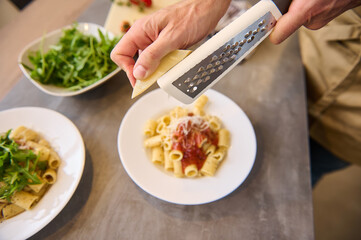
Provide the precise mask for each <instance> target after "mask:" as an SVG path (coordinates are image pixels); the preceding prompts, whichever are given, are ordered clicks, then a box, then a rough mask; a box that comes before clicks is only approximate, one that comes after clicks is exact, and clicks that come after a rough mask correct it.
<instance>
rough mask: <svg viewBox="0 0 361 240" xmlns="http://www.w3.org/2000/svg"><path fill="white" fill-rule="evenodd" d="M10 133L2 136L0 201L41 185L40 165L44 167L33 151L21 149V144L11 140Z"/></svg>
mask: <svg viewBox="0 0 361 240" xmlns="http://www.w3.org/2000/svg"><path fill="white" fill-rule="evenodd" d="M10 132H11V130H9V131H7V132H6V134H3V135H2V136H0V184H1V185H0V186H1V187H0V199H7V200H10V197H11V196H12V195H13V194H14V193H15V192H16V191H21V190H22V189H23V188H24V187H25V186H26V185H29V184H40V183H41V181H40V179H39V178H38V177H37V175H36V172H37V171H38V170H39V167H38V163H41V164H39V165H40V167H43V166H41V165H43V163H42V162H39V161H38V160H39V157H38V156H37V155H36V154H34V152H33V151H31V150H24V149H19V144H17V143H16V142H15V141H14V140H13V139H10V138H9V135H10Z"/></svg>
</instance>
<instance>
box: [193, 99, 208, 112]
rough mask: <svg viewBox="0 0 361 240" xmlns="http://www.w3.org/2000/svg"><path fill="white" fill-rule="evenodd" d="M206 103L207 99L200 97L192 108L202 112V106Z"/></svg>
mask: <svg viewBox="0 0 361 240" xmlns="http://www.w3.org/2000/svg"><path fill="white" fill-rule="evenodd" d="M207 102H208V97H207V96H206V95H201V96H200V97H199V98H198V99H197V100H196V101H195V102H194V108H198V109H199V110H202V109H203V108H204V106H205V105H206V104H207Z"/></svg>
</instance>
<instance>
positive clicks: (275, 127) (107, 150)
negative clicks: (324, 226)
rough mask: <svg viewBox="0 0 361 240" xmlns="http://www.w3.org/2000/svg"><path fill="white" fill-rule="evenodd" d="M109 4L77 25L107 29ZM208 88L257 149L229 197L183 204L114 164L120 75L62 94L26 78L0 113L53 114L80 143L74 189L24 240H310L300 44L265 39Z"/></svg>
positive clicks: (123, 106)
mask: <svg viewBox="0 0 361 240" xmlns="http://www.w3.org/2000/svg"><path fill="white" fill-rule="evenodd" d="M109 7H110V1H108V0H96V1H95V2H94V3H93V4H92V5H91V6H90V7H89V9H88V10H87V11H86V12H84V14H83V16H82V17H81V18H80V19H78V20H79V21H89V22H95V23H98V24H104V21H105V18H106V15H107V12H108V10H109ZM0 77H1V78H4V77H6V76H0ZM214 89H216V90H218V91H219V92H221V93H223V94H225V95H227V96H229V97H230V98H231V99H233V100H234V101H235V102H236V103H237V104H238V105H239V106H240V107H241V108H242V109H243V110H244V111H245V112H246V114H247V115H248V117H249V118H250V120H251V122H252V124H253V126H254V128H255V132H256V136H257V145H258V151H257V157H256V161H255V165H254V167H253V169H252V171H251V173H250V175H249V177H248V178H247V180H246V181H245V182H244V183H243V184H242V185H241V186H240V187H239V188H238V189H236V190H235V191H234V192H233V193H231V194H230V195H228V196H227V197H225V198H223V199H221V200H218V201H216V202H213V203H209V204H204V205H198V206H182V205H174V204H171V203H167V202H164V201H162V200H158V199H157V198H154V197H152V196H150V195H148V194H147V193H145V192H143V191H142V190H141V189H140V188H139V187H138V186H137V185H135V184H134V183H133V182H132V180H131V179H130V178H129V177H128V175H127V173H126V172H125V171H124V169H123V167H122V165H121V162H120V160H119V156H118V152H117V145H116V141H117V132H118V129H119V125H120V122H121V120H122V118H123V116H124V115H125V113H126V112H127V110H128V109H129V107H130V106H131V105H132V104H133V103H134V100H130V96H131V90H132V89H131V86H130V84H129V82H128V80H127V78H126V76H125V74H124V73H123V72H122V73H119V74H118V75H117V76H115V77H114V78H112V79H111V80H110V81H109V82H107V83H106V84H104V85H102V86H100V87H98V88H96V89H94V90H92V91H90V92H88V93H85V94H83V95H80V96H76V97H68V98H61V97H53V96H49V95H46V94H44V93H42V92H40V91H39V90H38V89H37V88H35V87H34V86H33V85H32V84H31V83H30V82H29V81H28V80H27V79H25V77H23V78H22V79H21V80H20V81H19V83H18V84H17V85H16V86H15V87H14V88H13V89H12V91H11V92H10V93H9V94H8V95H7V96H6V97H5V98H4V99H3V101H2V102H1V103H0V110H4V109H9V108H14V107H20V106H38V107H45V108H49V109H53V110H56V111H58V112H60V113H62V114H64V115H65V116H67V117H68V118H69V119H71V120H72V121H73V122H74V123H75V124H76V126H77V127H78V128H79V130H80V132H81V134H82V136H83V139H84V141H85V145H86V163H85V169H84V174H83V177H82V179H81V181H80V184H79V186H78V188H77V190H76V192H75V193H74V195H73V197H72V198H71V200H70V201H69V203H68V204H67V205H66V207H65V208H64V209H63V210H62V211H61V212H60V214H59V215H58V216H57V217H56V218H55V219H54V220H53V221H52V222H50V223H49V224H48V225H47V226H46V227H44V228H43V229H42V230H41V231H39V232H38V233H37V234H35V235H34V236H33V237H32V238H31V239H157V240H159V239H165V240H166V239H191V240H192V239H195V240H200V239H215V240H218V239H277V240H279V239H313V238H314V234H313V218H312V197H311V193H312V191H311V186H310V168H309V156H308V131H307V118H306V102H305V82H304V73H303V68H302V64H301V59H300V55H299V50H298V42H297V38H296V37H291V38H290V39H288V40H287V41H286V42H284V43H283V44H281V45H279V46H274V45H272V44H271V43H269V42H268V41H265V42H264V43H262V44H261V46H260V47H258V48H257V50H256V52H255V54H254V55H253V56H252V57H251V58H250V59H249V60H247V61H246V62H244V63H243V64H241V65H239V66H237V67H236V68H235V69H234V70H232V71H231V72H230V73H229V74H228V75H227V76H226V77H225V78H224V79H223V80H222V81H220V82H219V83H218V84H216V85H215V87H214Z"/></svg>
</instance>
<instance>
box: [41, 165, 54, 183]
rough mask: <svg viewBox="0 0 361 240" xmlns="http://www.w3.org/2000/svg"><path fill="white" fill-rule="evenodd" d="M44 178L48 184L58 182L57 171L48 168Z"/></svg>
mask: <svg viewBox="0 0 361 240" xmlns="http://www.w3.org/2000/svg"><path fill="white" fill-rule="evenodd" d="M43 179H44V181H45V182H46V183H48V184H54V183H55V182H56V172H55V170H54V169H51V168H48V169H46V171H45V172H44V174H43Z"/></svg>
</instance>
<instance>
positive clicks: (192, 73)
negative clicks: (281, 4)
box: [158, 0, 281, 104]
mask: <svg viewBox="0 0 361 240" xmlns="http://www.w3.org/2000/svg"><path fill="white" fill-rule="evenodd" d="M280 16H281V12H280V11H279V10H278V8H277V7H276V5H275V4H274V2H272V1H271V0H262V1H260V2H259V3H257V4H256V5H255V6H253V7H252V8H250V9H249V10H248V11H247V12H245V13H244V14H242V15H241V16H240V17H239V18H237V19H236V20H235V21H233V22H232V23H230V24H229V25H228V26H226V27H225V28H224V29H222V30H221V31H220V32H219V33H217V34H216V35H215V36H213V37H212V38H211V39H209V40H208V41H207V42H205V43H204V44H203V45H201V46H200V47H199V48H197V49H196V50H195V51H194V52H193V53H191V54H190V55H189V56H188V57H186V58H185V59H184V60H183V61H181V62H180V63H178V64H177V65H176V66H175V67H174V68H172V69H171V70H169V71H168V72H167V73H166V74H164V75H163V76H162V77H161V78H159V80H158V85H159V86H160V87H161V88H162V89H164V90H165V91H166V92H168V93H169V94H170V95H172V96H173V97H175V98H176V99H178V100H180V101H181V102H183V103H187V104H188V103H192V102H193V101H194V100H195V99H197V98H198V97H199V96H200V95H201V94H202V93H203V92H204V91H206V90H207V89H208V88H210V87H211V86H212V85H214V84H215V83H216V82H218V81H219V80H220V79H221V78H222V77H223V76H224V75H225V74H226V73H228V72H229V71H230V70H231V69H232V68H233V67H234V66H236V65H237V64H238V63H239V62H240V61H241V60H242V59H244V58H245V57H246V56H247V55H248V54H249V53H250V52H251V51H252V50H253V49H254V48H255V47H256V46H258V45H259V44H260V43H261V42H262V41H263V40H264V39H265V38H266V37H267V36H268V35H269V34H270V33H271V30H272V29H273V27H274V26H275V24H276V22H277V19H278V18H279V17H280Z"/></svg>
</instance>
